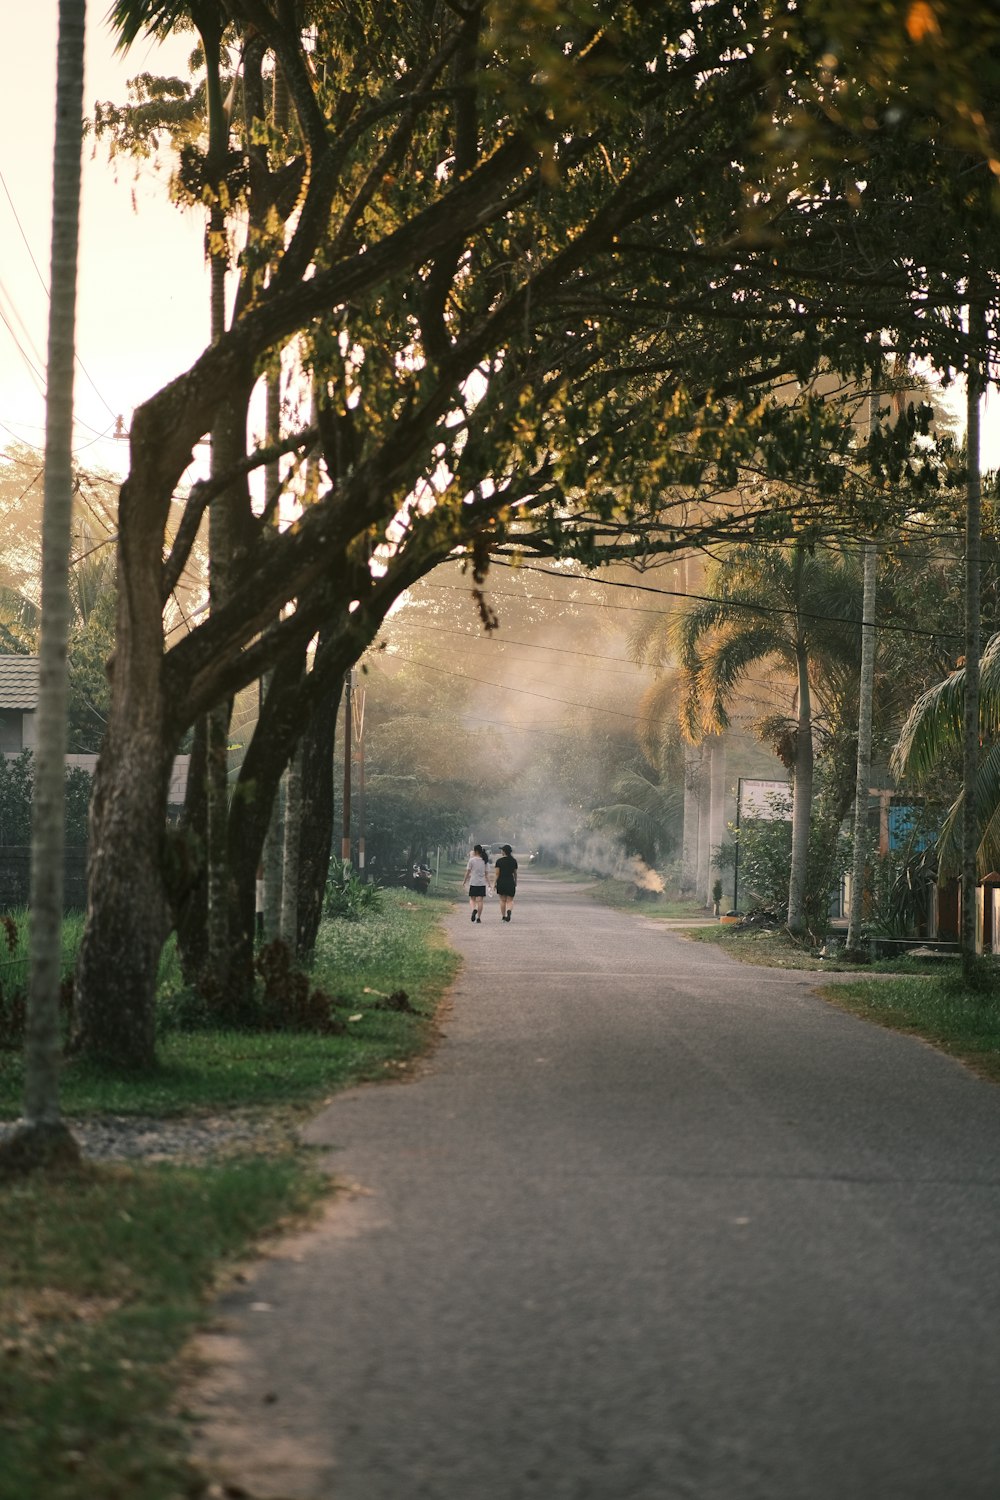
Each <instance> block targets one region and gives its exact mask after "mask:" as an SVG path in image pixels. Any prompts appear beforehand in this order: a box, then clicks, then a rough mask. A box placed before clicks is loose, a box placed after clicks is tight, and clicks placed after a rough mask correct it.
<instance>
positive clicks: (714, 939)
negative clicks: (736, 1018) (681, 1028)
mask: <svg viewBox="0 0 1000 1500" xmlns="http://www.w3.org/2000/svg"><path fill="white" fill-rule="evenodd" d="M679 936H681V937H685V938H688V939H689V940H690V941H691V942H693V943H711V944H713V945H714V946H715V947H717V948H721V949H723V951H724V952H726V953H728V954H730V956H731V957H732V958H735V959H737V960H738V961H739V962H740V963H741V964H761V965H764V966H766V967H767V968H770V969H804V970H806V971H809V972H813V973H820V972H824V973H827V974H858V975H863V974H930V975H941V974H942V973H944V972H945V971H949V972H950V971H951V970H953V969H957V967H958V960H957V959H951V958H929V959H920V958H909V957H908V956H907V955H905V954H898V955H897V956H896V957H894V958H881V959H878V960H877V962H875V963H871V964H855V963H850V962H849V961H848V960H847V959H845V958H820V957H819V956H818V955H817V954H816V953H815V951H814V950H813V949H812V948H811V946H810V945H809V943H808V942H803V943H797V942H796V941H795V939H794V938H792V937H790V936H789V934H788V933H787V932H785V931H783V930H782V929H781V928H780V927H779V928H772V929H760V930H756V931H751V932H737V931H736V929H735V928H733V927H722V926H713V927H692V928H689V929H686V930H682V931H681V932H680V933H679Z"/></svg>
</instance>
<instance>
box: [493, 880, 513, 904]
mask: <svg viewBox="0 0 1000 1500" xmlns="http://www.w3.org/2000/svg"><path fill="white" fill-rule="evenodd" d="M497 895H498V896H509V897H510V899H511V901H513V899H514V897H515V896H516V895H517V886H516V885H505V884H504V883H503V882H502V881H499V880H498V881H497Z"/></svg>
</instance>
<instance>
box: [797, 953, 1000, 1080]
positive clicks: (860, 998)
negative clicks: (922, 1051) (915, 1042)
mask: <svg viewBox="0 0 1000 1500" xmlns="http://www.w3.org/2000/svg"><path fill="white" fill-rule="evenodd" d="M820 994H821V995H822V996H823V998H824V999H825V1000H828V1001H829V1002H830V1003H831V1004H832V1005H836V1006H839V1007H840V1008H841V1009H842V1010H847V1011H850V1012H851V1014H852V1015H856V1016H862V1017H863V1018H864V1019H865V1020H866V1021H874V1022H876V1023H877V1024H878V1025H879V1026H887V1027H889V1028H890V1029H891V1030H893V1031H905V1032H908V1033H909V1034H910V1035H911V1036H919V1037H921V1038H922V1039H923V1040H924V1041H926V1042H930V1043H931V1045H932V1046H934V1047H937V1048H939V1049H940V1050H941V1051H942V1052H947V1053H948V1054H949V1056H951V1057H954V1058H957V1059H958V1060H959V1061H960V1062H963V1063H965V1064H967V1066H968V1067H970V1068H972V1069H973V1070H974V1071H975V1072H976V1073H979V1074H980V1075H981V1076H982V1077H984V1078H988V1079H991V1080H992V1081H993V1082H994V1083H1000V996H998V994H997V993H996V992H995V991H994V992H993V993H990V992H989V991H987V992H985V993H982V992H976V991H970V990H967V989H964V988H963V987H962V983H961V976H960V974H949V975H933V976H932V975H919V976H917V975H915V976H913V977H910V976H907V977H905V978H898V979H896V978H887V979H879V980H867V981H866V980H856V981H854V982H851V983H843V984H835V985H834V984H831V985H828V986H826V987H824V988H823V989H821V990H820Z"/></svg>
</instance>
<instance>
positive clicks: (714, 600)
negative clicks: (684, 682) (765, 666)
mask: <svg viewBox="0 0 1000 1500" xmlns="http://www.w3.org/2000/svg"><path fill="white" fill-rule="evenodd" d="M493 566H494V567H499V568H513V567H514V566H515V564H513V563H508V562H503V561H502V560H501V559H499V558H494V559H493ZM516 567H517V570H518V572H522V573H542V574H545V575H546V576H547V577H549V578H562V579H566V578H567V575H566V574H565V573H559V572H557V571H556V570H555V569H554V568H540V567H538V566H537V565H535V564H533V563H518V564H516ZM570 581H572V582H574V583H592V584H594V585H595V586H596V587H598V588H606V589H628V590H630V591H635V592H638V593H642V594H656V595H658V596H662V597H665V598H671V599H693V600H695V601H696V602H697V603H699V604H728V605H730V606H731V607H732V608H733V609H746V610H749V611H750V612H751V613H753V614H759V615H791V616H792V617H793V618H795V619H801V620H823V621H826V622H828V623H831V624H836V625H859V626H862V627H863V626H869V627H874V629H875V630H881V631H888V632H893V631H895V632H896V633H898V634H901V635H922V636H928V637H929V638H930V639H931V640H940V639H941V638H942V637H945V638H947V639H949V640H956V641H958V640H962V639H964V637H963V636H962V633H961V632H960V631H957V630H921V629H920V628H919V627H918V626H916V625H890V624H880V623H879V622H878V621H877V620H863V619H852V618H850V617H848V616H844V615H823V614H819V613H818V612H817V611H815V610H808V609H792V608H788V609H784V608H782V607H781V606H780V605H769V604H758V603H757V602H756V601H755V600H750V599H733V598H726V597H725V596H722V595H718V594H692V593H689V592H687V591H685V590H684V589H659V588H653V587H652V585H651V584H648V583H622V582H619V580H618V579H615V578H583V577H580V576H579V575H576V576H574V577H573V578H572V580H570ZM428 586H429V587H430V588H445V589H451V590H455V591H457V590H458V585H457V584H448V583H432V584H430V585H428ZM493 592H494V593H495V594H496V595H497V597H498V598H504V599H520V598H524V597H527V598H529V599H536V600H539V601H547V602H549V603H550V604H563V605H566V604H573V605H583V606H584V607H585V608H588V609H623V610H628V611H630V612H631V613H632V614H639V615H662V614H666V613H667V611H666V610H660V609H644V608H642V607H641V606H640V605H629V604H603V603H601V604H598V603H596V602H593V601H591V600H588V599H559V598H558V597H557V596H555V595H553V594H528V595H521V594H504V593H502V592H501V591H500V590H494V591H493Z"/></svg>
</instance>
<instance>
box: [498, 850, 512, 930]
mask: <svg viewBox="0 0 1000 1500" xmlns="http://www.w3.org/2000/svg"><path fill="white" fill-rule="evenodd" d="M494 889H495V890H496V893H497V895H498V896H499V897H500V920H501V922H509V921H510V918H511V909H512V907H513V905H514V897H515V895H516V894H517V860H516V859H515V858H514V856H513V854H512V853H511V850H510V845H509V844H504V846H503V853H502V854H501V855H500V856H499V858H498V859H497V862H496V878H495V881H494Z"/></svg>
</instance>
